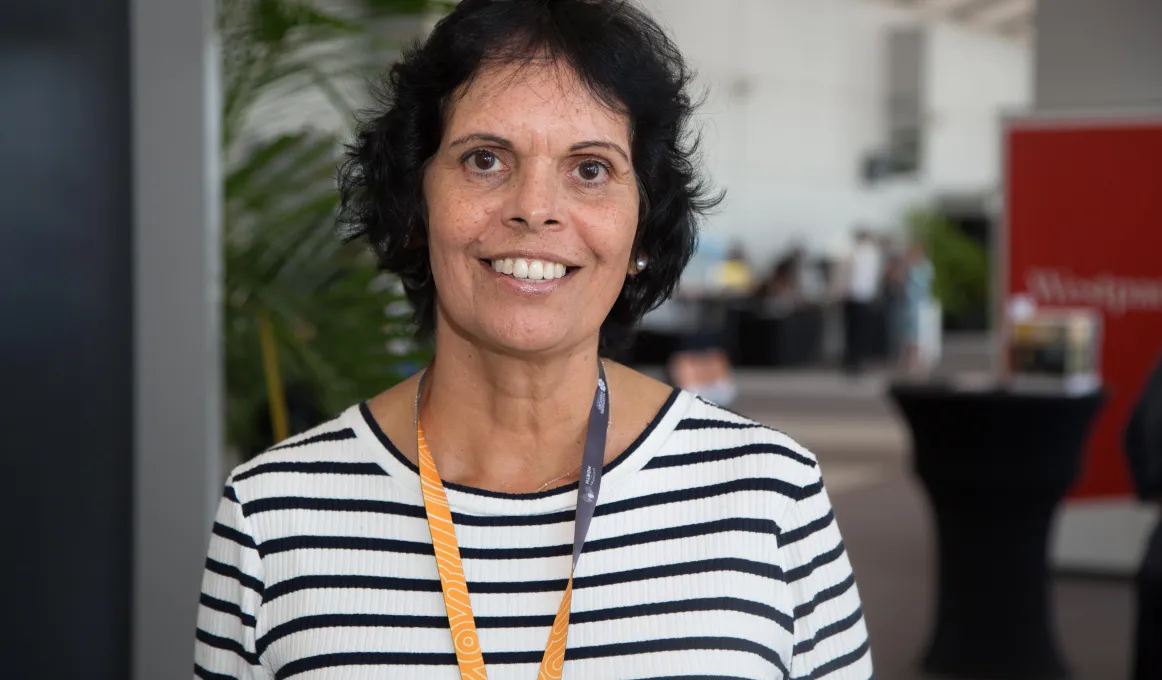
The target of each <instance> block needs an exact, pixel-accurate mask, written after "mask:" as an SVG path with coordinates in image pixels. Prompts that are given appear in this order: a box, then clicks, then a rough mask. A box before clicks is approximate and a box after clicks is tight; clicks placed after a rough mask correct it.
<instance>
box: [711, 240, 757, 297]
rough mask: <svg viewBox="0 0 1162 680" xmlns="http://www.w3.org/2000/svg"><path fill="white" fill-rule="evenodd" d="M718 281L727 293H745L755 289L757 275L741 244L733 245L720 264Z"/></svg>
mask: <svg viewBox="0 0 1162 680" xmlns="http://www.w3.org/2000/svg"><path fill="white" fill-rule="evenodd" d="M718 282H719V285H720V286H721V288H722V290H723V291H724V292H727V293H734V294H744V295H745V294H749V293H751V292H753V291H754V288H755V275H754V272H753V271H751V268H750V264H749V263H748V262H747V261H746V253H745V252H744V251H743V248H742V246H741V245H738V244H735V245H734V246H733V247H731V249H730V252H728V253H727V255H726V259H725V260H723V261H722V263H721V264H719V265H718Z"/></svg>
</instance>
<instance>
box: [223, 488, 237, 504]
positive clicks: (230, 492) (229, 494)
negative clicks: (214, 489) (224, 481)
mask: <svg viewBox="0 0 1162 680" xmlns="http://www.w3.org/2000/svg"><path fill="white" fill-rule="evenodd" d="M222 496H223V497H224V498H229V499H230V500H232V501H234V502H235V503H237V502H238V494H236V493H234V487H232V486H227V487H226V490H225V491H223V492H222Z"/></svg>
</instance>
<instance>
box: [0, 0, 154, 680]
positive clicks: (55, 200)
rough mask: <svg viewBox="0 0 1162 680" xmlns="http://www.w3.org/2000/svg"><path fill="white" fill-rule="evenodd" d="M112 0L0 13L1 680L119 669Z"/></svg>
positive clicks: (120, 504)
mask: <svg viewBox="0 0 1162 680" xmlns="http://www.w3.org/2000/svg"><path fill="white" fill-rule="evenodd" d="M129 97H130V83H129V17H128V7H127V3H126V0H85V1H84V2H75V1H74V0H37V1H36V2H6V3H0V388H2V392H0V480H2V484H3V493H0V518H2V519H0V531H3V546H4V547H3V551H2V552H3V557H2V558H0V583H3V584H4V587H3V589H2V590H0V631H3V634H2V635H0V658H2V659H3V661H0V676H3V677H4V678H5V679H6V680H7V679H12V680H25V679H33V678H35V679H40V678H52V679H53V680H72V679H77V680H80V679H82V678H84V679H85V680H124V679H125V678H126V677H128V672H129V666H130V642H129V640H130V589H131V581H130V578H131V571H130V565H131V532H130V527H131V500H132V485H131V480H132V476H131V466H132V457H133V429H132V428H133V421H132V406H133V404H132V372H131V365H132V356H133V355H132V331H131V328H132V327H131V320H132V290H131V278H130V272H131V259H130V252H131V227H132V203H131V175H130V162H131V160H130V128H129V126H130V122H129V121H130V103H129Z"/></svg>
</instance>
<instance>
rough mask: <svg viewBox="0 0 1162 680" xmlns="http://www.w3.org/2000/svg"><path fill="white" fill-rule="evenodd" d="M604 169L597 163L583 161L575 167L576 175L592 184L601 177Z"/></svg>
mask: <svg viewBox="0 0 1162 680" xmlns="http://www.w3.org/2000/svg"><path fill="white" fill-rule="evenodd" d="M604 169H605V168H604V167H603V166H602V165H601V164H600V163H598V162H597V161H585V162H584V163H582V164H581V165H579V166H577V175H578V176H580V177H581V179H583V180H585V181H586V182H593V181H595V180H597V179H598V178H600V177H601V171H602V170H604Z"/></svg>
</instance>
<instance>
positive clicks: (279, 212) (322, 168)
mask: <svg viewBox="0 0 1162 680" xmlns="http://www.w3.org/2000/svg"><path fill="white" fill-rule="evenodd" d="M332 5H333V3H328V7H327V8H325V9H324V8H322V7H320V6H319V5H318V4H316V3H314V2H311V1H310V0H220V2H219V10H220V11H219V17H220V23H219V32H220V37H221V42H222V45H223V49H222V54H223V66H222V82H223V118H222V144H223V154H224V159H225V170H226V172H225V178H224V185H223V190H224V201H223V204H224V205H223V207H224V211H223V219H224V230H225V234H224V239H223V241H224V247H223V257H224V265H225V296H224V324H223V329H224V332H223V342H224V357H225V364H226V390H227V407H228V411H227V415H226V423H227V435H228V439H229V442H230V443H231V444H232V445H233V446H235V447H237V448H239V449H241V450H242V451H245V452H254V451H256V450H258V449H261V448H263V447H265V446H267V445H269V444H270V443H271V442H270V441H269V438H270V434H269V433H270V430H271V428H270V426H269V425H268V424H267V423H265V422H264V419H265V418H266V414H267V404H268V403H269V402H270V400H271V398H272V395H271V394H269V390H268V382H267V380H266V379H265V378H266V376H265V375H264V370H263V354H262V342H261V341H260V334H261V330H260V327H261V325H262V324H263V323H264V322H263V321H262V320H263V319H268V320H269V331H270V336H271V337H273V340H274V342H273V346H274V351H275V353H276V355H277V356H276V357H275V365H276V366H277V370H278V372H279V374H280V376H279V377H281V378H282V380H281V383H282V384H283V385H285V386H286V387H287V388H288V389H293V388H305V390H306V392H307V393H309V394H310V395H311V396H312V398H313V399H314V401H315V402H316V405H317V407H318V408H319V410H320V412H321V413H322V414H323V415H324V416H327V415H332V414H334V413H336V412H338V410H339V409H342V408H344V407H345V406H347V405H349V404H351V403H353V402H355V401H357V400H359V399H362V398H366V397H368V396H370V395H373V394H375V393H376V392H378V391H380V390H383V389H385V388H386V387H389V386H390V385H391V384H393V383H394V382H396V381H398V380H399V379H401V378H402V377H405V375H406V374H408V373H409V372H410V371H412V370H414V368H415V367H416V366H417V365H420V364H421V363H422V362H423V361H425V360H426V358H427V355H428V351H429V350H428V348H426V347H422V346H417V345H416V344H415V343H414V342H412V328H411V323H410V308H409V307H408V305H407V304H406V302H405V300H404V297H403V295H402V292H401V289H400V287H399V285H398V281H395V280H394V279H392V278H391V277H389V276H386V275H384V274H381V273H379V272H377V271H376V270H375V267H374V263H373V262H372V261H371V258H370V257H369V254H368V252H367V251H366V249H364V248H361V247H358V246H354V245H344V244H343V243H342V242H341V241H340V240H339V239H338V238H337V235H336V230H335V221H334V216H335V212H336V209H337V201H338V196H337V192H336V187H335V182H334V173H335V165H336V161H337V157H338V153H339V150H340V139H341V137H343V136H344V134H345V133H342V132H336V131H330V132H325V131H322V130H312V129H306V130H300V131H295V132H291V133H286V134H278V135H273V136H271V135H269V134H263V131H262V129H261V123H262V121H258V120H251V114H252V113H253V111H254V110H255V106H256V104H257V103H259V102H271V101H276V102H281V101H286V100H287V99H288V98H290V97H294V96H297V95H299V94H300V93H302V92H304V91H307V90H312V89H313V90H314V91H315V92H317V93H319V94H321V95H323V97H325V99H326V101H328V102H330V103H331V105H332V106H333V107H335V110H336V111H338V112H339V113H340V114H341V115H342V116H343V117H344V119H347V120H350V119H351V109H352V103H351V102H350V101H348V98H347V97H346V96H345V95H344V94H343V90H342V88H341V87H340V86H339V83H342V82H345V81H347V80H348V79H351V78H355V77H357V76H360V75H365V74H367V73H369V72H370V69H371V68H372V67H374V68H382V66H383V62H382V54H381V53H377V52H376V51H375V50H374V45H375V44H376V43H377V42H378V38H379V37H380V36H378V35H377V33H376V31H377V30H378V28H379V27H382V26H383V24H382V23H381V22H382V21H383V20H385V19H390V18H393V17H403V16H411V17H418V16H425V15H431V14H432V13H434V12H441V11H445V10H446V9H447V8H448V3H445V2H441V1H439V0H357V1H356V0H353V1H352V3H351V4H349V5H348V6H344V7H340V8H335V7H333V6H332ZM277 383H278V381H275V383H274V384H277ZM275 396H278V397H280V398H281V396H282V395H275Z"/></svg>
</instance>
